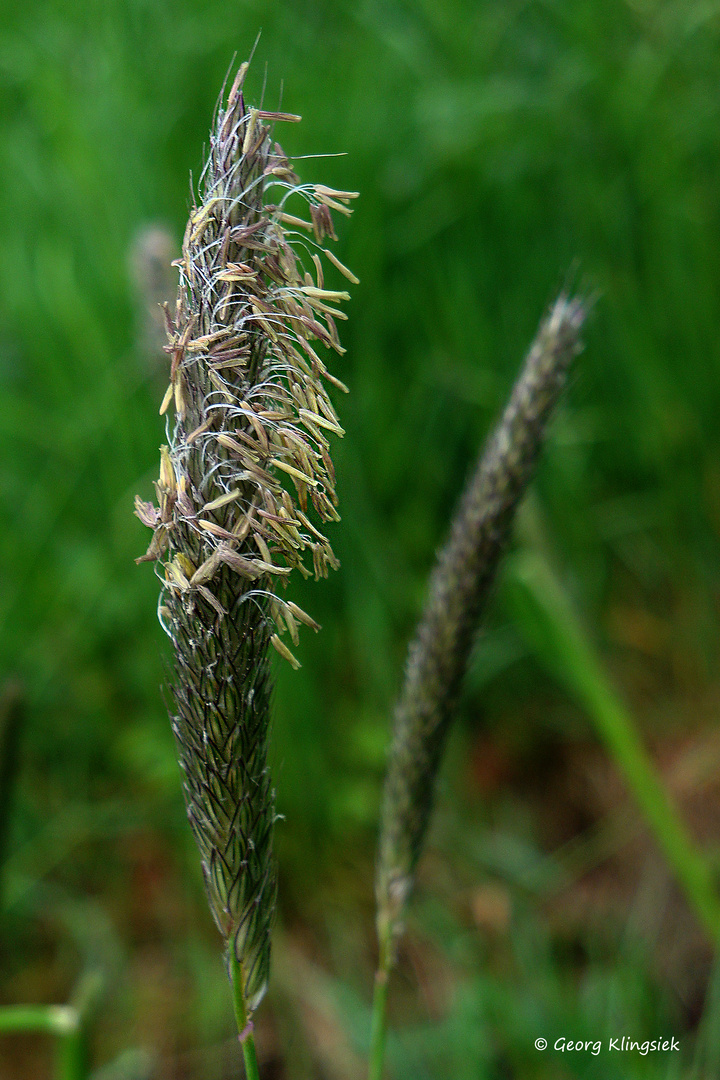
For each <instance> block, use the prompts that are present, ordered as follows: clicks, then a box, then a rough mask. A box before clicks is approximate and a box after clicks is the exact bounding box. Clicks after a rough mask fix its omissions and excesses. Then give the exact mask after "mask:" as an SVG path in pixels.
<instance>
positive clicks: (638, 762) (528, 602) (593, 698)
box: [513, 554, 720, 942]
mask: <svg viewBox="0 0 720 1080" xmlns="http://www.w3.org/2000/svg"><path fill="white" fill-rule="evenodd" d="M513 567H514V575H513V576H514V581H515V582H516V583H518V584H519V585H520V586H521V601H522V602H523V604H524V607H525V609H526V613H527V614H528V616H529V618H528V619H524V620H523V626H524V628H525V629H529V630H530V636H531V637H532V639H533V642H534V643H536V644H537V646H538V650H539V651H540V652H541V653H542V654H543V656H544V658H545V659H546V661H547V662H548V666H549V667H551V668H552V669H553V671H554V672H555V673H556V674H557V675H559V676H560V679H561V681H562V682H563V683H564V685H565V686H566V687H567V688H568V689H569V690H570V691H571V693H572V694H573V695H574V696H575V697H576V698H577V699H578V700H579V701H580V702H581V703H582V705H583V706H584V707H585V708H586V709H587V711H588V713H589V714H590V716H591V717H592V720H593V722H594V724H595V727H596V730H597V732H598V734H599V736H600V738H601V739H602V740H603V742H604V743H605V745H606V747H607V748H608V750H609V752H610V754H611V755H612V757H613V760H614V761H615V762H616V764H617V766H618V768H619V769H620V771H621V772H622V774H623V776H624V778H625V781H626V783H627V785H628V787H629V788H630V791H631V792H632V794H633V796H634V798H635V799H636V801H637V803H638V805H639V807H640V809H641V810H642V813H643V815H644V817H645V820H646V821H647V823H648V825H649V826H650V828H651V830H652V832H653V835H654V837H655V839H656V841H657V843H658V844H659V846H660V848H661V849H662V851H663V853H664V855H665V858H666V859H667V861H668V863H669V865H670V867H671V868H672V870H673V872H674V874H675V876H676V878H677V880H678V882H679V884H680V885H681V887H682V889H683V891H684V893H685V896H686V899H687V901H688V903H689V904H690V906H691V908H692V909H693V911H694V912H695V914H696V915H697V918H698V920H699V922H700V923H701V925H702V926H703V927H704V929H705V930H706V932H707V934H708V936H709V937H710V939H711V940H712V941H713V942H716V941H718V940H720V900H718V895H717V892H716V888H715V883H714V881H713V876H712V872H711V868H710V864H709V862H708V861H707V860H706V859H705V857H704V856H703V854H702V852H701V851H700V850H699V848H698V847H697V845H696V844H695V842H694V841H693V839H692V838H691V836H690V834H689V833H688V830H687V829H686V827H685V824H684V822H683V820H682V818H681V817H680V815H679V813H678V811H677V809H676V808H675V806H674V805H673V803H672V801H671V800H670V798H669V796H668V793H667V791H666V788H665V785H664V784H663V781H662V779H661V777H660V776H659V774H658V771H657V769H656V768H655V765H654V764H653V761H652V759H651V757H650V755H649V754H648V751H647V749H646V748H645V746H644V745H643V742H642V740H641V738H640V736H639V734H638V731H637V727H636V725H635V723H634V721H633V718H632V716H631V714H630V712H629V711H628V709H627V708H626V706H625V705H624V703H623V702H622V700H621V699H620V697H619V696H618V694H617V693H616V691H615V690H614V688H613V687H612V685H611V683H610V681H609V679H608V678H607V676H606V674H605V672H604V670H603V667H602V663H601V661H600V659H599V658H598V656H597V654H596V652H595V650H594V648H593V646H592V644H591V642H590V640H589V638H588V637H587V635H586V633H585V630H584V628H583V626H582V624H581V622H580V619H579V618H578V616H577V614H576V613H575V611H574V610H573V607H572V604H571V602H570V600H569V598H568V597H567V595H566V594H565V593H564V591H563V589H562V587H561V586H560V584H559V583H558V581H557V580H556V578H555V576H554V575H553V572H552V570H551V569H550V568H549V566H548V564H547V563H546V561H545V560H544V559H543V558H541V557H540V556H538V555H535V554H525V555H521V556H518V557H517V558H516V559H515V560H514V563H513Z"/></svg>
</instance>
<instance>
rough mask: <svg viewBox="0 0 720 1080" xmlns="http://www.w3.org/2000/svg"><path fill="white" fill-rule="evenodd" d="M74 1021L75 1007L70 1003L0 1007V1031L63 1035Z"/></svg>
mask: <svg viewBox="0 0 720 1080" xmlns="http://www.w3.org/2000/svg"><path fill="white" fill-rule="evenodd" d="M75 1023H76V1017H75V1009H73V1008H72V1006H70V1005H6V1006H4V1007H3V1008H2V1009H0V1032H10V1031H13V1032H14V1031H42V1032H49V1033H51V1034H53V1035H65V1034H67V1032H68V1031H69V1030H70V1028H71V1027H72V1026H73V1025H74V1024H75Z"/></svg>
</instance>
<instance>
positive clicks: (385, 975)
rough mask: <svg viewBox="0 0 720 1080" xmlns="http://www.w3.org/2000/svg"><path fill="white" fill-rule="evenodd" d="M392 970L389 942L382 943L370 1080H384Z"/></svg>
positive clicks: (376, 991)
mask: <svg viewBox="0 0 720 1080" xmlns="http://www.w3.org/2000/svg"><path fill="white" fill-rule="evenodd" d="M391 970H392V958H391V952H390V945H389V941H388V940H387V939H386V940H385V941H382V942H381V943H380V957H379V960H378V969H377V971H376V973H375V990H374V992H373V1004H372V1020H371V1027H370V1057H369V1061H368V1080H382V1075H383V1068H384V1064H385V1044H386V1041H387V1000H388V983H389V982H390V972H391Z"/></svg>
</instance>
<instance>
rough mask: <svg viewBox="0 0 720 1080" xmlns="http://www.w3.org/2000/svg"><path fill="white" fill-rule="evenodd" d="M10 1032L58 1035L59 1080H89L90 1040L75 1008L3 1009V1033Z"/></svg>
mask: <svg viewBox="0 0 720 1080" xmlns="http://www.w3.org/2000/svg"><path fill="white" fill-rule="evenodd" d="M10 1031H39V1032H45V1033H47V1034H52V1035H56V1036H57V1038H58V1049H57V1077H58V1080H86V1078H87V1075H88V1061H87V1039H86V1035H85V1030H84V1027H83V1015H82V1013H81V1012H80V1010H79V1009H77V1008H75V1007H74V1006H73V1005H9V1006H7V1007H6V1008H3V1009H0V1032H10Z"/></svg>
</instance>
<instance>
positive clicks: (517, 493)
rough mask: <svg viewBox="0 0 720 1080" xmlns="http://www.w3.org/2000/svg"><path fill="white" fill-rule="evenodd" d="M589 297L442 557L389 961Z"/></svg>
mask: <svg viewBox="0 0 720 1080" xmlns="http://www.w3.org/2000/svg"><path fill="white" fill-rule="evenodd" d="M586 314H587V305H586V304H585V303H584V302H583V301H581V300H578V299H568V298H567V297H566V296H560V298H559V299H558V300H557V301H556V302H555V304H554V305H553V307H552V309H551V311H550V313H549V315H548V316H547V317H546V318H545V319H543V321H542V323H541V324H540V328H539V330H538V333H537V336H536V338H535V341H534V342H533V345H532V347H531V349H530V352H529V354H528V357H527V359H526V361H525V366H524V368H523V370H522V372H521V374H520V376H519V378H518V380H517V382H516V383H515V386H514V388H513V391H512V395H511V397H510V401H509V403H508V405H507V407H506V409H505V413H504V415H503V417H502V419H501V421H500V424H499V425H498V427H497V428H496V430H495V433H494V434H493V436H492V437H491V439H490V440H489V442H488V444H487V446H486V448H485V451H484V453H483V454H482V456H481V458H480V461H479V462H478V465H477V467H476V470H475V472H474V474H473V476H472V477H471V479H470V482H469V484H468V486H467V488H466V490H465V493H464V495H463V497H462V499H461V501H460V505H459V507H458V509H457V512H456V514H455V517H454V519H453V522H452V526H451V530H450V537H449V539H448V541H447V543H446V544H445V547H444V548H442V550H441V551H440V553H439V555H438V560H437V563H436V566H435V569H434V571H433V574H432V576H431V579H430V587H429V593H428V598H427V601H426V604H425V610H424V612H423V615H422V618H421V619H420V623H419V625H418V629H417V633H416V636H415V640H414V642H413V643H412V645H411V647H410V651H409V655H408V660H407V666H406V670H405V682H404V685H403V689H402V692H401V695H400V699H399V701H398V704H397V706H396V709H395V715H394V723H393V735H392V743H391V747H390V754H389V761H388V770H387V774H386V777H385V788H384V796H383V809H382V818H381V828H380V840H379V846H378V860H377V868H376V876H375V892H376V900H377V924H378V937H379V941H380V945H381V968H382V969H384V970H385V971H387V970H388V969H389V966H390V965H392V963H393V953H394V944H395V940H396V938H397V936H398V935H399V933H400V932H401V928H402V916H403V912H404V909H405V905H406V902H407V898H408V895H409V893H410V890H411V888H412V884H413V879H414V875H415V867H416V864H417V861H418V858H419V856H420V852H421V850H422V846H423V842H424V839H425V834H426V831H427V825H428V821H429V817H430V813H431V810H432V802H433V793H434V787H435V778H436V776H437V771H438V768H439V765H440V761H441V758H442V752H443V749H444V746H445V741H446V737H447V732H448V729H449V726H450V722H451V720H452V715H453V711H454V708H455V704H456V701H457V695H458V691H459V689H460V685H461V681H462V678H463V675H464V673H465V670H466V667H467V662H468V658H469V655H470V650H471V647H472V643H473V639H474V635H475V632H476V629H477V625H478V620H479V617H480V614H481V612H482V608H483V606H484V604H485V602H486V600H487V596H488V593H489V590H490V586H491V584H492V581H493V578H494V575H495V571H496V569H497V566H498V564H499V561H500V558H501V556H502V553H503V550H504V546H505V542H506V540H507V537H508V533H509V531H510V527H511V525H512V521H513V518H514V515H515V511H516V509H517V506H518V504H519V502H520V499H521V497H522V495H523V492H524V491H525V489H526V487H527V485H528V484H529V482H530V480H531V479H532V476H533V473H534V471H535V465H536V463H537V459H538V457H539V454H540V451H541V449H542V444H543V439H544V436H545V430H546V427H547V423H548V420H549V418H550V416H551V414H552V411H553V409H554V407H555V405H556V404H557V401H558V399H559V397H560V395H561V393H562V390H563V388H564V386H565V383H566V381H567V373H568V369H569V367H570V365H571V363H572V361H573V359H574V357H575V356H576V355H577V353H578V352H580V349H581V344H580V331H581V328H582V325H583V323H584V321H585V317H586Z"/></svg>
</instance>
